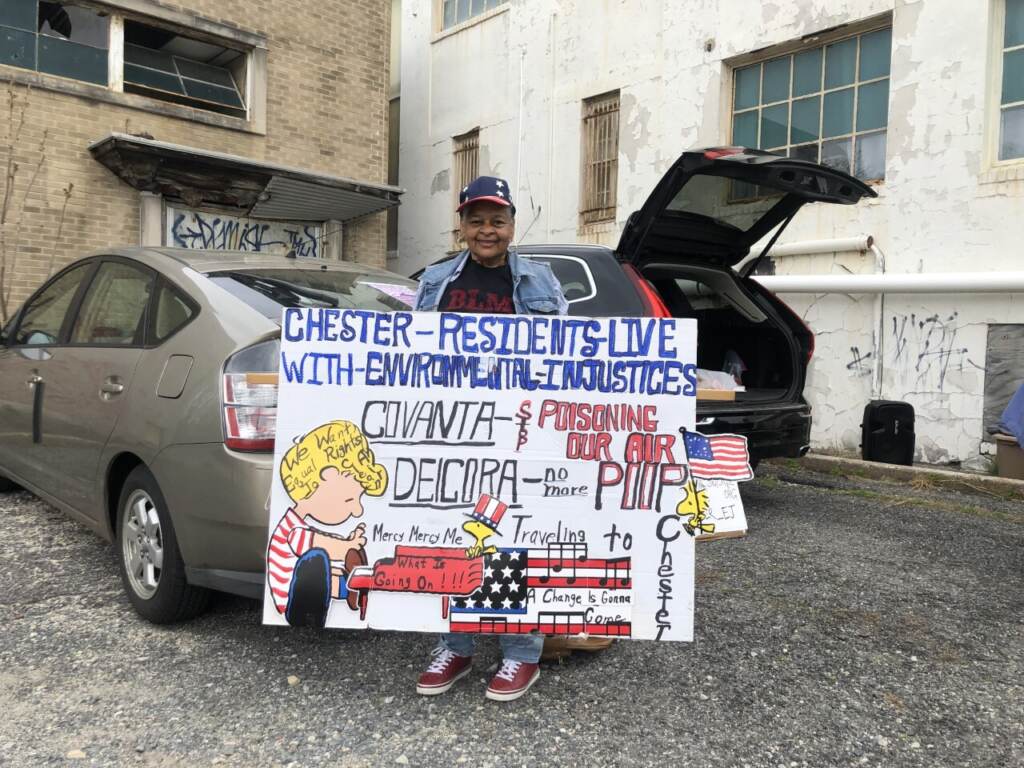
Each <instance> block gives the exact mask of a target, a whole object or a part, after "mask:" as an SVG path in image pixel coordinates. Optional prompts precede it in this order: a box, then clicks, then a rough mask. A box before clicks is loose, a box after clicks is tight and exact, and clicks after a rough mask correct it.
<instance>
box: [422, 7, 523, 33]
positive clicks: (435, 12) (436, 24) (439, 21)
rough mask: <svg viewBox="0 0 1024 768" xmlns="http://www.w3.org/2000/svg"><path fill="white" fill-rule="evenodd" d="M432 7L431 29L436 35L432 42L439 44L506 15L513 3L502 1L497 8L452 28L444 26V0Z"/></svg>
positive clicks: (460, 22)
mask: <svg viewBox="0 0 1024 768" xmlns="http://www.w3.org/2000/svg"><path fill="white" fill-rule="evenodd" d="M470 2H472V0H470ZM432 6H433V7H432V9H431V10H432V23H431V29H432V31H433V33H434V37H433V40H432V41H431V42H437V41H438V40H441V39H443V38H445V37H448V36H449V35H454V34H456V33H458V32H461V31H462V30H464V29H467V28H469V27H472V26H475V25H477V24H480V23H481V22H483V21H486V20H487V19H490V18H493V17H495V16H498V15H500V14H502V13H506V12H507V11H508V10H509V7H510V6H511V2H510V0H501V2H500V3H499V5H497V6H496V7H494V8H491V9H490V10H486V11H481V12H480V13H478V14H476V15H475V16H470V17H469V18H468V19H466V20H465V21H457V22H456V23H455V24H453V25H452V26H450V27H446V26H445V25H444V0H433V1H432Z"/></svg>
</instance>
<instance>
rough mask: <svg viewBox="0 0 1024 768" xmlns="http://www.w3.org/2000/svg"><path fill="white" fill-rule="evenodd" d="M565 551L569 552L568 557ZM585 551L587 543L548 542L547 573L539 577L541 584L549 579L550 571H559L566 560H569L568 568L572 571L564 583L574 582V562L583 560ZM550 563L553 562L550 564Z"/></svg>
mask: <svg viewBox="0 0 1024 768" xmlns="http://www.w3.org/2000/svg"><path fill="white" fill-rule="evenodd" d="M566 552H568V553H569V556H568V557H566ZM587 552H588V550H587V545H586V544H585V543H584V544H565V543H563V542H558V543H555V544H548V552H547V555H548V557H547V559H548V563H547V573H546V574H545V575H543V576H541V577H540V582H541V584H547V583H548V582H549V581H550V580H551V574H552V572H554V573H561V572H562V568H564V567H565V566H564V565H563V564H564V563H565V562H566V560H568V561H569V568H570V569H571V571H572V575H571V576H569V577H568V579H567V580H566V583H567V584H575V583H576V563H577V562H583V561H584V560H586V559H587ZM552 563H554V564H553V565H552Z"/></svg>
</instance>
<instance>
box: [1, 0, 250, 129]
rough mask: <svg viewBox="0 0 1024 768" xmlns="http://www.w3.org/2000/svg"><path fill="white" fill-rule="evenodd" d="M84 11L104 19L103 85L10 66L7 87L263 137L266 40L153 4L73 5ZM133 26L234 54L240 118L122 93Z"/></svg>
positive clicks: (88, 0) (143, 0)
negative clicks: (241, 70) (127, 33)
mask: <svg viewBox="0 0 1024 768" xmlns="http://www.w3.org/2000/svg"><path fill="white" fill-rule="evenodd" d="M75 1H76V5H79V6H81V7H83V8H89V9H92V10H97V11H102V12H104V13H106V14H107V15H108V17H109V24H108V33H109V40H108V46H107V56H108V58H107V75H108V82H107V83H106V85H97V84H94V83H92V82H89V81H83V80H75V79H73V78H66V77H61V76H59V75H52V74H49V73H46V72H39V71H38V70H37V69H36V70H32V69H26V68H22V67H16V66H13V65H0V73H2V74H3V76H4V77H6V78H7V79H9V80H10V81H11V82H14V83H18V84H20V85H30V86H32V87H36V88H42V89H45V90H51V91H58V92H63V93H71V94H74V95H77V96H85V97H87V98H92V99H95V100H97V101H104V102H108V103H112V104H116V105H119V106H124V107H129V108H134V109H140V110H143V111H147V112H152V113H155V114H160V115H166V116H171V117H177V118H182V119H186V120H190V121H192V122H197V123H205V124H208V125H214V126H217V127H221V128H230V129H233V130H238V131H244V132H247V133H256V134H261V135H262V134H266V129H267V128H266V123H267V40H266V38H265V37H264V36H262V35H258V34H254V33H250V32H245V31H243V30H240V29H238V28H236V27H231V26H228V25H226V24H221V23H218V22H214V21H210V20H207V19H204V18H202V17H197V16H195V15H193V14H187V13H184V12H182V11H176V10H174V9H172V8H168V7H166V6H164V5H161V4H159V3H157V2H155V0H75ZM125 20H130V21H137V22H140V23H142V24H146V25H149V26H153V27H157V28H159V29H162V30H166V31H168V32H174V33H176V34H180V35H183V36H187V37H190V38H193V39H195V40H198V41H200V42H208V43H211V44H214V45H219V46H222V47H226V48H231V49H234V50H237V51H239V52H240V53H242V54H243V55H244V56H245V57H246V62H245V80H244V82H239V83H238V87H239V93H240V95H241V96H242V99H243V101H244V105H245V116H244V117H242V116H233V115H228V114H222V113H220V112H216V111H213V110H207V109H203V108H201V107H195V106H190V105H186V104H178V103H175V102H172V101H165V100H163V99H160V98H156V97H155V96H149V95H143V94H137V93H126V92H125V90H124V48H125V43H124V22H125Z"/></svg>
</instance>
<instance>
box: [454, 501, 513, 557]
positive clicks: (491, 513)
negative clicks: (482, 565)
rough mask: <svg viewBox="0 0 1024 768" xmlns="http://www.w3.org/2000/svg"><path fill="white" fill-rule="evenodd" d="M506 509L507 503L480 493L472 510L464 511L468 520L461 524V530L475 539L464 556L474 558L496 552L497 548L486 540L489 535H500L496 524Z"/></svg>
mask: <svg viewBox="0 0 1024 768" xmlns="http://www.w3.org/2000/svg"><path fill="white" fill-rule="evenodd" d="M507 509H508V504H505V503H504V502H503V501H500V500H499V499H496V498H494V497H493V496H488V495H487V494H486V493H484V494H481V495H480V500H479V501H477V503H476V508H475V509H474V510H473V511H472V512H467V513H466V517H468V518H469V520H467V521H466V522H464V523H463V524H462V530H464V531H465V532H466V533H468V534H469V535H470V536H472V537H473V538H474V539H475V540H476V541H475V543H474V544H473V545H471V546H470V547H469V548H468V549H467V550H466V557H468V558H475V557H481V556H483V555H493V554H495V553H497V551H498V548H497V547H495V546H494V545H493V544H488V543H487V540H488V539H489V538H491V536H500V535H501V534H500V533H498V524H499V523H500V522H501V518H502V516H503V515H504V514H505V511H506V510H507Z"/></svg>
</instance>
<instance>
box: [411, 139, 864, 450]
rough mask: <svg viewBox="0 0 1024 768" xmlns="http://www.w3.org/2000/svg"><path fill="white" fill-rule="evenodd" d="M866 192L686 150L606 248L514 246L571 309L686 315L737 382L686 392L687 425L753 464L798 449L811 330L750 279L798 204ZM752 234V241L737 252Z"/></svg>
mask: <svg viewBox="0 0 1024 768" xmlns="http://www.w3.org/2000/svg"><path fill="white" fill-rule="evenodd" d="M875 196H876V195H875V192H874V191H873V190H872V189H871V188H870V187H868V186H867V185H865V184H864V183H863V182H861V181H858V180H857V179H855V178H853V177H852V176H849V175H847V174H845V173H842V172H840V171H836V170H833V169H831V168H828V167H826V166H823V165H818V164H816V163H810V162H806V161H803V160H793V159H789V158H785V157H780V156H778V155H773V154H770V153H768V152H763V151H760V150H756V149H745V148H742V147H722V148H713V149H705V150H694V151H689V152H684V153H683V155H682V156H681V157H680V158H679V159H678V160H677V161H676V162H675V163H674V164H673V165H672V167H671V168H670V169H669V171H668V173H666V174H665V175H664V176H663V177H662V179H661V181H660V182H659V183H658V185H657V186H656V187H655V188H654V191H653V192H652V193H651V195H650V197H648V199H647V202H646V203H644V206H643V208H641V209H640V210H639V211H637V212H635V213H633V214H632V215H631V216H630V217H629V220H628V221H627V223H626V227H625V229H624V231H623V233H622V237H621V238H620V240H619V244H618V247H616V248H615V250H611V249H609V248H605V247H602V246H595V245H521V246H519V248H518V250H519V253H520V254H521V255H523V256H527V257H529V258H533V259H537V260H538V261H544V262H546V263H548V264H550V265H551V268H552V269H553V270H554V273H555V275H556V277H558V279H559V281H560V282H561V284H562V290H563V292H564V293H565V297H566V299H567V300H568V301H569V313H570V314H572V315H582V316H586V317H622V316H635V315H641V316H655V317H682V318H695V319H696V320H697V367H698V368H703V369H708V370H713V371H722V370H725V369H727V368H729V367H734V368H735V367H736V366H738V367H739V368H741V369H742V374H741V378H742V383H743V386H744V390H745V391H742V392H737V393H736V395H735V400H701V399H698V401H697V427H698V429H699V430H700V431H701V432H703V433H705V434H715V433H721V432H730V433H735V434H740V435H745V436H746V437H747V440H748V444H749V448H750V457H751V462H752V463H753V464H757V462H759V461H760V460H761V459H767V458H770V457H774V456H792V457H795V456H802V455H803V454H804V453H806V452H807V449H808V446H809V443H810V434H811V406H810V405H809V404H808V403H807V401H806V400H804V398H803V388H804V379H805V377H806V375H807V364H808V363H809V362H810V359H811V355H812V354H813V352H814V334H813V333H812V332H811V330H810V329H809V328H808V327H807V326H806V325H805V324H804V322H803V321H802V320H801V318H800V317H799V315H797V314H796V313H795V312H793V310H791V309H790V308H789V307H787V306H786V305H785V304H784V303H783V302H782V301H780V300H779V298H778V297H776V296H775V295H774V294H772V293H771V292H770V291H768V290H766V289H765V288H764V287H762V286H761V285H760V284H759V283H758V282H756V281H755V280H753V279H752V278H751V277H750V275H751V274H752V273H753V271H754V270H755V269H756V267H757V265H758V263H759V262H760V261H761V258H762V257H763V256H764V255H765V254H766V253H767V252H768V250H769V249H770V248H771V246H772V245H774V243H775V241H776V240H777V239H778V237H779V235H780V234H781V233H782V231H783V230H784V229H785V228H786V226H787V225H788V224H789V222H790V221H791V220H792V219H793V216H794V215H795V214H796V213H797V211H798V210H799V209H800V208H801V207H802V206H803V205H804V204H805V203H814V202H823V203H839V204H845V205H852V204H854V203H857V202H858V201H859V200H860V199H861V198H863V197H875ZM762 240H764V241H766V245H765V246H764V248H762V249H761V250H760V252H759V254H758V255H757V256H756V257H755V258H753V259H748V256H749V255H750V251H751V247H752V246H753V245H754V244H755V243H758V242H760V241H762ZM744 260H746V261H745V263H743V266H742V268H740V269H735V267H736V266H737V265H739V264H741V263H742V262H744ZM416 276H417V277H418V275H416Z"/></svg>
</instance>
